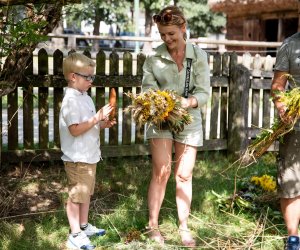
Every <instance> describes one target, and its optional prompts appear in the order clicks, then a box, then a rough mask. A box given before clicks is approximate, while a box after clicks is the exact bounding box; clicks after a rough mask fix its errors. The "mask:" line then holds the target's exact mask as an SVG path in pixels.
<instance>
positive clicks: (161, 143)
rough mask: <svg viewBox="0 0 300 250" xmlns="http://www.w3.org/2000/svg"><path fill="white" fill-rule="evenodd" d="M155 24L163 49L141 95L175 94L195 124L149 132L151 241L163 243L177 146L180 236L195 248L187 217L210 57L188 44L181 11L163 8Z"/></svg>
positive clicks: (147, 66) (149, 67)
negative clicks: (162, 222)
mask: <svg viewBox="0 0 300 250" xmlns="http://www.w3.org/2000/svg"><path fill="white" fill-rule="evenodd" d="M153 20H154V22H155V23H156V25H157V27H158V30H159V33H160V36H161V39H162V40H163V42H164V43H163V44H162V45H160V46H159V47H158V48H157V49H156V51H155V53H154V54H153V55H151V56H149V57H147V58H146V60H145V63H144V66H143V81H142V90H143V91H147V89H149V88H151V89H161V90H164V89H170V90H175V91H176V92H177V93H178V94H179V95H182V96H183V97H182V98H181V105H182V107H183V108H185V109H187V110H188V111H189V113H190V114H191V115H192V116H193V122H192V123H191V124H189V125H187V126H185V128H184V130H183V131H182V132H180V133H178V134H173V133H172V132H170V131H169V130H162V129H159V128H157V127H155V126H150V127H149V129H147V138H148V139H149V143H150V147H151V154H152V178H151V182H150V186H149V190H148V207H149V224H148V229H149V237H150V238H151V239H152V240H155V241H157V242H158V243H161V244H163V243H164V239H163V237H162V235H161V233H160V231H159V228H158V217H159V211H160V208H161V204H162V202H163V199H164V195H165V191H166V185H167V181H168V179H169V177H170V174H171V165H172V148H173V146H174V150H175V158H174V164H175V169H174V171H175V178H176V204H177V211H178V219H179V234H180V236H181V240H182V243H183V245H185V246H189V247H194V246H195V245H196V242H195V240H194V239H193V237H192V234H191V233H190V231H189V229H188V217H189V213H190V207H191V200H192V172H193V167H194V164H195V160H196V154H197V147H199V146H201V145H202V144H203V131H202V119H201V114H200V109H199V108H200V107H201V106H202V105H204V104H206V102H207V99H208V95H209V88H210V75H209V66H208V62H207V54H206V53H205V52H204V51H203V50H201V49H200V48H198V47H196V46H193V45H192V44H190V43H188V42H187V41H186V30H187V22H186V18H185V17H184V15H183V13H182V11H181V10H180V9H179V8H178V7H176V6H168V7H165V8H164V9H162V10H161V11H160V13H159V14H158V15H154V16H153ZM190 61H191V66H189V62H190ZM185 89H186V90H187V91H185Z"/></svg>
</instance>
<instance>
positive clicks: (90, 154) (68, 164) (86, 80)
mask: <svg viewBox="0 0 300 250" xmlns="http://www.w3.org/2000/svg"><path fill="white" fill-rule="evenodd" d="M94 71H95V62H94V61H93V60H92V59H90V58H88V57H87V56H85V55H83V54H79V53H72V54H70V55H69V56H68V57H66V59H65V60H64V62H63V73H64V77H65V79H66V81H67V82H68V87H67V88H66V92H65V96H64V98H63V102H62V106H61V110H60V115H59V132H60V142H61V150H62V152H63V156H62V160H63V161H64V165H65V171H66V174H67V178H68V189H69V198H68V201H67V205H66V211H67V217H68V220H69V224H70V228H71V233H70V235H69V238H68V241H67V247H68V248H70V249H94V248H95V246H94V245H92V244H91V241H90V240H89V238H88V237H89V236H92V235H98V236H100V235H104V234H105V230H103V229H98V228H97V227H95V226H92V225H91V224H89V223H88V213H89V205H90V198H91V195H93V193H94V187H95V175H96V165H97V162H98V161H99V160H100V159H101V151H100V139H99V130H100V129H101V128H110V127H111V126H113V125H114V124H116V121H115V120H112V121H110V120H109V119H108V117H109V114H110V112H111V111H112V109H113V107H112V106H111V105H110V104H107V105H105V106H104V107H102V108H101V109H100V110H99V111H98V112H96V110H95V106H94V103H93V101H92V99H91V97H90V96H89V95H88V94H87V90H88V89H89V88H90V87H91V86H92V82H93V80H94V78H95V76H94Z"/></svg>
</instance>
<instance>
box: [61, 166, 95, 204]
mask: <svg viewBox="0 0 300 250" xmlns="http://www.w3.org/2000/svg"><path fill="white" fill-rule="evenodd" d="M64 165H65V171H66V173H67V179H68V190H69V199H70V200H71V201H72V202H74V203H85V202H87V201H89V199H90V197H91V195H93V194H94V188H95V179H96V166H97V164H96V163H95V164H88V163H82V162H76V163H73V162H64Z"/></svg>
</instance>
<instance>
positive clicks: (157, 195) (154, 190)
mask: <svg viewBox="0 0 300 250" xmlns="http://www.w3.org/2000/svg"><path fill="white" fill-rule="evenodd" d="M172 144H173V141H172V140H170V139H151V140H150V146H151V154H152V177H151V182H150V186H149V189H148V208H149V227H150V228H154V229H157V228H158V216H159V211H160V208H161V204H162V202H163V199H164V196H165V191H166V185H167V182H168V179H169V177H170V173H171V161H172ZM157 233H158V234H159V232H158V231H157ZM158 234H157V235H158ZM158 237H160V238H161V236H160V234H159V235H158ZM153 239H154V240H155V238H153ZM157 241H159V239H158V240H157Z"/></svg>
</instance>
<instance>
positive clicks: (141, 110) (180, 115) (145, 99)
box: [125, 89, 193, 133]
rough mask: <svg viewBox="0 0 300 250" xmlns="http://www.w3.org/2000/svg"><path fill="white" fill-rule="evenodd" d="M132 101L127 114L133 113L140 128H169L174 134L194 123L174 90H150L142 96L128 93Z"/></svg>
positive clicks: (126, 110)
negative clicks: (152, 126) (147, 125)
mask: <svg viewBox="0 0 300 250" xmlns="http://www.w3.org/2000/svg"><path fill="white" fill-rule="evenodd" d="M126 95H127V96H129V97H130V98H131V100H132V104H131V105H129V106H128V107H127V108H126V109H125V112H129V111H131V112H132V115H133V119H134V121H135V122H136V123H137V125H138V126H139V127H141V126H143V125H145V124H146V123H149V124H151V125H155V126H157V127H158V128H159V129H165V127H167V128H168V129H169V130H170V131H171V132H173V133H179V132H181V131H183V129H184V125H188V124H190V123H191V122H192V121H193V117H192V116H191V115H190V114H189V113H188V111H187V110H186V109H184V108H182V107H181V104H180V96H179V95H178V94H177V93H175V91H172V90H153V89H149V90H147V91H146V92H142V93H140V94H133V93H127V94H126Z"/></svg>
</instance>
